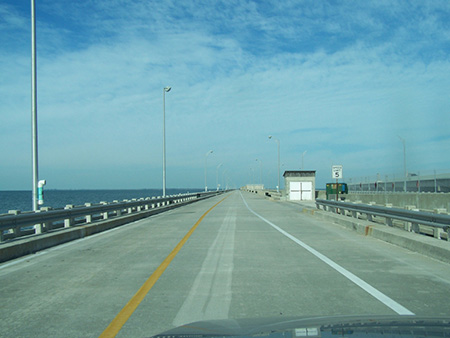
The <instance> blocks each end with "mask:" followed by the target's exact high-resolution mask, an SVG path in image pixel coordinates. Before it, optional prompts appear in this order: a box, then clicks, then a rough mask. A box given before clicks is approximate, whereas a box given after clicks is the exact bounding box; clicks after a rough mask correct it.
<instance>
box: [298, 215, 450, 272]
mask: <svg viewBox="0 0 450 338" xmlns="http://www.w3.org/2000/svg"><path fill="white" fill-rule="evenodd" d="M302 212H303V213H306V214H309V215H311V216H313V217H317V218H320V219H323V220H326V221H329V222H332V223H334V224H337V225H340V226H343V227H345V228H347V229H349V230H352V231H356V232H357V233H358V234H360V235H363V236H371V237H373V238H376V239H379V240H382V241H384V242H387V243H391V244H394V245H397V246H400V247H402V248H405V249H408V250H411V251H414V252H417V253H420V254H422V255H425V256H428V257H431V258H434V259H437V260H439V261H442V262H445V263H450V243H449V242H447V241H445V242H444V241H441V240H437V239H435V238H430V237H427V236H425V235H419V234H415V233H411V232H407V231H404V230H401V229H397V228H391V227H388V226H385V225H381V224H378V223H373V222H370V221H364V220H360V219H356V218H351V217H348V216H343V215H337V214H334V213H331V212H327V211H323V210H318V209H311V208H303V209H302Z"/></svg>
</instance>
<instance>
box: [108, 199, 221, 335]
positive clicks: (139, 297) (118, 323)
mask: <svg viewBox="0 0 450 338" xmlns="http://www.w3.org/2000/svg"><path fill="white" fill-rule="evenodd" d="M229 196H230V195H228V196H226V197H225V198H223V199H221V200H220V201H219V202H217V203H216V204H214V205H213V206H212V207H211V208H209V209H208V211H206V212H205V213H204V214H203V216H202V217H200V218H199V220H198V221H197V222H196V223H195V224H194V226H193V227H192V228H191V230H189V232H188V233H187V234H186V235H185V236H184V237H183V239H182V240H181V241H180V242H179V243H178V244H177V246H176V247H175V248H174V249H173V250H172V252H171V253H170V254H169V255H168V256H167V257H166V259H165V260H164V261H163V262H162V263H161V265H160V266H159V267H158V268H157V269H156V270H155V271H154V272H153V274H152V275H151V276H150V277H149V278H148V279H147V280H146V281H145V283H144V284H143V285H142V286H141V288H140V289H139V290H138V292H136V294H135V295H134V296H133V297H132V298H131V299H130V300H129V301H128V303H127V305H125V306H124V307H123V309H122V310H121V311H120V312H119V313H118V314H117V316H116V317H115V318H114V319H113V321H112V322H111V323H110V324H109V325H108V327H107V328H106V329H105V331H103V332H102V334H101V335H100V336H99V338H106V337H115V336H116V335H117V334H118V333H119V331H120V329H122V327H123V326H124V325H125V323H126V322H127V320H128V319H129V318H130V317H131V315H132V314H133V312H134V311H135V310H136V309H137V307H138V306H139V304H140V303H141V302H142V301H143V300H144V298H145V296H146V295H147V293H148V292H149V291H150V289H151V288H152V287H153V285H155V283H156V281H157V280H158V279H159V277H161V275H162V274H163V272H164V270H166V268H167V267H168V266H169V264H170V262H172V260H173V259H174V258H175V256H176V255H177V254H178V252H179V251H180V250H181V248H182V247H183V245H184V244H185V243H186V242H187V240H188V239H189V237H191V235H192V234H193V233H194V231H195V229H197V226H198V225H199V224H200V223H201V221H202V220H203V218H205V216H206V215H207V214H208V213H209V212H210V211H211V210H212V209H214V208H215V207H216V206H218V205H219V204H220V203H222V202H223V201H224V200H225V199H226V198H228V197H229Z"/></svg>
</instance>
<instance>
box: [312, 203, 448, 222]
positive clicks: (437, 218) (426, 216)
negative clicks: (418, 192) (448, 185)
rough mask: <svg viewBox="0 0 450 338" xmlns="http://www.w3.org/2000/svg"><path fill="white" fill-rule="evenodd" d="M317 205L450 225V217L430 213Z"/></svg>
mask: <svg viewBox="0 0 450 338" xmlns="http://www.w3.org/2000/svg"><path fill="white" fill-rule="evenodd" d="M316 204H317V205H326V206H331V207H339V208H342V209H346V210H349V211H358V212H362V213H366V214H367V213H369V214H372V215H376V216H381V217H390V218H396V219H399V220H404V221H408V222H416V223H420V224H426V225H430V226H434V227H439V228H444V229H447V228H448V227H449V225H450V216H449V215H441V214H434V213H430V212H422V211H414V210H405V209H400V208H388V207H382V206H378V205H367V204H356V203H348V202H340V201H329V200H321V199H317V200H316Z"/></svg>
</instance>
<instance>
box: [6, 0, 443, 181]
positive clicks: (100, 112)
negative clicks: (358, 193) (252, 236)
mask: <svg viewBox="0 0 450 338" xmlns="http://www.w3.org/2000/svg"><path fill="white" fill-rule="evenodd" d="M30 7H31V5H30V1H26V0H2V1H1V2H0V156H1V162H0V163H1V164H0V190H31V186H32V158H31V153H32V143H31V141H32V140H31V139H32V137H31V16H30V12H31V9H30ZM36 36H37V112H38V154H39V155H38V156H39V157H38V158H39V179H45V180H46V181H47V185H46V188H47V189H145V188H161V187H162V144H163V88H164V87H165V86H171V87H172V90H171V91H170V92H168V93H166V94H165V112H166V118H165V125H166V163H167V175H166V179H167V188H202V187H204V185H205V183H204V182H205V181H204V180H205V167H206V169H207V170H206V175H207V185H208V187H209V188H215V187H216V184H217V183H219V184H221V185H222V186H224V185H226V184H227V183H228V184H229V186H232V187H240V186H243V185H245V184H248V183H260V182H262V183H263V184H264V185H265V186H266V187H272V188H273V187H275V186H276V185H277V184H278V178H277V173H278V161H277V158H278V154H277V145H278V142H279V144H280V170H281V175H282V174H283V172H284V171H285V170H301V169H302V165H303V169H304V170H316V186H317V188H324V187H325V183H327V182H329V181H332V180H331V168H332V165H342V166H343V173H344V180H353V182H356V181H357V180H358V179H364V178H366V179H367V178H368V177H376V176H377V174H378V175H381V177H385V175H391V176H393V175H396V177H401V175H403V172H404V167H403V155H404V153H403V142H402V139H403V140H404V141H405V146H406V147H405V149H406V152H405V154H406V164H407V171H408V173H419V174H427V173H428V174H429V173H433V172H434V171H437V172H441V173H444V172H445V173H449V172H450V160H449V154H450V128H449V127H450V95H449V93H450V76H449V74H450V58H449V53H450V1H448V0H442V1H439V0H421V1H418V0H415V1H406V0H405V1H403V0H401V1H394V0H390V1H382V0H377V1H331V0H330V1H321V0H315V1H313V0H302V1H300V0H283V1H279V0H276V1H246V0H240V1H238V0H226V1H221V0H209V1H208V0H207V1H184V0H178V1H171V0H165V1H153V0H95V1H93V0H79V1H73V0H70V1H69V0H59V1H50V0H36ZM269 135H272V138H271V139H269ZM210 150H212V151H213V153H210V154H209V155H208V156H206V154H207V153H209V151H210ZM302 158H303V161H302ZM281 181H282V177H281Z"/></svg>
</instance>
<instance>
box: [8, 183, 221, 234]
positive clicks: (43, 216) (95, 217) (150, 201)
mask: <svg viewBox="0 0 450 338" xmlns="http://www.w3.org/2000/svg"><path fill="white" fill-rule="evenodd" d="M223 192H224V191H211V192H200V193H189V194H179V195H174V196H167V197H158V198H155V197H153V198H149V197H148V198H141V199H134V200H131V201H129V200H124V201H122V202H118V201H114V202H112V203H106V202H101V203H99V204H90V203H86V204H85V205H82V206H74V205H67V206H66V207H65V208H64V209H55V210H52V209H50V208H43V209H42V210H39V211H37V212H26V213H21V212H20V211H19V210H11V211H10V212H9V213H8V214H3V215H0V242H3V241H5V240H8V239H12V238H16V237H21V236H27V235H33V234H42V233H44V232H48V231H50V230H54V229H58V228H69V227H72V226H76V225H80V224H88V223H92V222H95V221H99V220H107V219H109V218H113V217H119V216H123V215H126V214H132V213H138V212H143V211H148V210H151V209H156V208H161V207H167V206H169V205H171V204H179V203H185V202H189V201H193V200H199V199H203V198H207V197H211V196H214V195H218V194H221V193H223Z"/></svg>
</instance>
